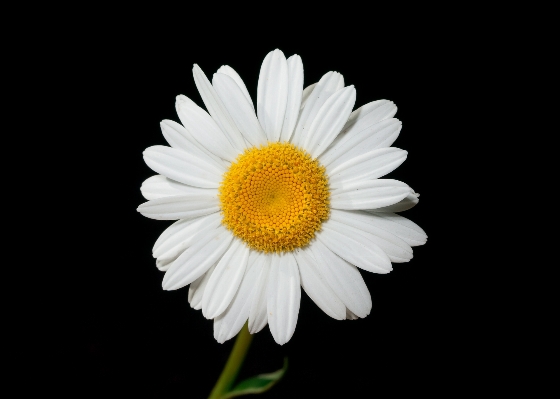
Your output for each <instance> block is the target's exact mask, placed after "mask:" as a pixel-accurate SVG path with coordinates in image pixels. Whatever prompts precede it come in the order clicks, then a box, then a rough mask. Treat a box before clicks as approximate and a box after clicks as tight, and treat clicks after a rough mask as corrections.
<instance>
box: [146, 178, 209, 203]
mask: <svg viewBox="0 0 560 399" xmlns="http://www.w3.org/2000/svg"><path fill="white" fill-rule="evenodd" d="M140 191H141V192H142V195H143V196H144V198H146V199H147V200H154V199H158V198H164V197H171V196H174V195H190V194H196V195H209V196H212V195H213V196H215V197H217V195H218V190H216V189H215V188H200V187H193V186H187V185H186V184H183V183H179V182H176V181H174V180H171V179H168V178H167V177H165V176H162V175H155V176H152V177H149V178H147V179H146V180H144V182H143V183H142V186H141V187H140Z"/></svg>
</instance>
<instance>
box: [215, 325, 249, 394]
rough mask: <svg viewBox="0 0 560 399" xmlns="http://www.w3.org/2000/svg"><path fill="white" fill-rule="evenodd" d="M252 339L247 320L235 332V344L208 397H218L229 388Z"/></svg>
mask: <svg viewBox="0 0 560 399" xmlns="http://www.w3.org/2000/svg"><path fill="white" fill-rule="evenodd" d="M252 340H253V335H252V334H250V333H249V328H248V326H247V322H245V325H244V326H243V328H242V329H241V331H239V334H237V338H236V339H235V344H234V345H233V349H232V350H231V353H230V355H229V358H228V360H227V362H226V365H225V366H224V370H223V371H222V374H220V377H219V378H218V381H216V385H214V388H213V389H212V392H210V396H208V399H220V398H221V397H222V396H224V395H225V394H226V393H227V392H229V390H230V389H231V387H232V385H233V383H234V381H235V378H236V377H237V374H238V373H239V370H240V369H241V366H242V365H243V360H245V356H246V355H247V352H248V350H249V346H250V345H251V341H252Z"/></svg>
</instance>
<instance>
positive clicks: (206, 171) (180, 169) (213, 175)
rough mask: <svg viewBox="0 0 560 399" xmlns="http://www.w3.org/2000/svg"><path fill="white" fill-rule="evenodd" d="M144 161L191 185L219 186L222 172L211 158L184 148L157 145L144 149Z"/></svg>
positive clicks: (159, 170)
mask: <svg viewBox="0 0 560 399" xmlns="http://www.w3.org/2000/svg"><path fill="white" fill-rule="evenodd" d="M143 155H144V161H145V162H146V165H148V166H149V167H150V168H151V169H152V170H154V171H155V172H157V173H160V174H162V175H164V176H165V177H168V178H170V179H173V180H176V181H178V182H180V183H183V184H188V185H189V186H195V187H201V188H217V187H218V186H219V185H220V182H221V180H222V173H223V171H221V170H220V169H218V168H217V167H216V166H215V164H214V163H213V162H209V158H206V159H201V158H197V157H195V156H192V155H189V154H187V153H186V152H184V151H182V150H177V149H175V148H171V147H164V146H160V145H156V146H153V147H149V148H147V149H146V150H145V151H144V154H143Z"/></svg>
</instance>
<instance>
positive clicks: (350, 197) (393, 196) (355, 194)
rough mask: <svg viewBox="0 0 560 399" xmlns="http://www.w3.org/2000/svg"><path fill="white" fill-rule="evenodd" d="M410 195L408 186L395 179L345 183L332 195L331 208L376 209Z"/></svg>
mask: <svg viewBox="0 0 560 399" xmlns="http://www.w3.org/2000/svg"><path fill="white" fill-rule="evenodd" d="M409 193H410V187H409V186H408V185H406V184H405V183H403V182H400V181H398V180H393V179H377V180H365V181H357V182H351V183H343V184H341V185H339V188H336V189H334V190H333V191H332V193H331V208H334V209H348V210H354V209H375V208H380V207H382V206H387V205H392V204H396V203H397V202H399V201H400V200H402V199H403V198H405V197H406V196H407V195H408V194H409Z"/></svg>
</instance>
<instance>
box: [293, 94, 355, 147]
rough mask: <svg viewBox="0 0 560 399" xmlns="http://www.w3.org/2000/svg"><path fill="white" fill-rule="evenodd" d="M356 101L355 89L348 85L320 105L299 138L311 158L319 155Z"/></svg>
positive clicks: (338, 129)
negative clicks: (304, 132)
mask: <svg viewBox="0 0 560 399" xmlns="http://www.w3.org/2000/svg"><path fill="white" fill-rule="evenodd" d="M355 102H356V89H354V86H348V87H345V88H344V89H341V90H339V91H337V92H336V93H334V94H333V95H331V96H330V97H329V98H328V99H327V101H325V103H324V104H323V105H322V106H321V108H320V109H319V112H318V113H317V115H316V116H315V118H314V120H313V122H312V123H311V125H310V126H309V130H308V131H307V135H306V136H305V137H304V138H303V139H302V140H300V143H303V144H302V146H303V148H305V150H306V151H307V152H309V153H310V154H311V156H312V157H313V158H317V157H318V156H319V155H321V154H322V153H323V152H324V151H325V149H326V148H327V147H328V146H329V145H330V144H331V143H332V141H333V140H334V138H335V137H336V136H337V134H338V133H339V132H340V129H342V126H344V123H346V121H347V120H348V116H349V115H350V112H352V108H353V107H354V103H355Z"/></svg>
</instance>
